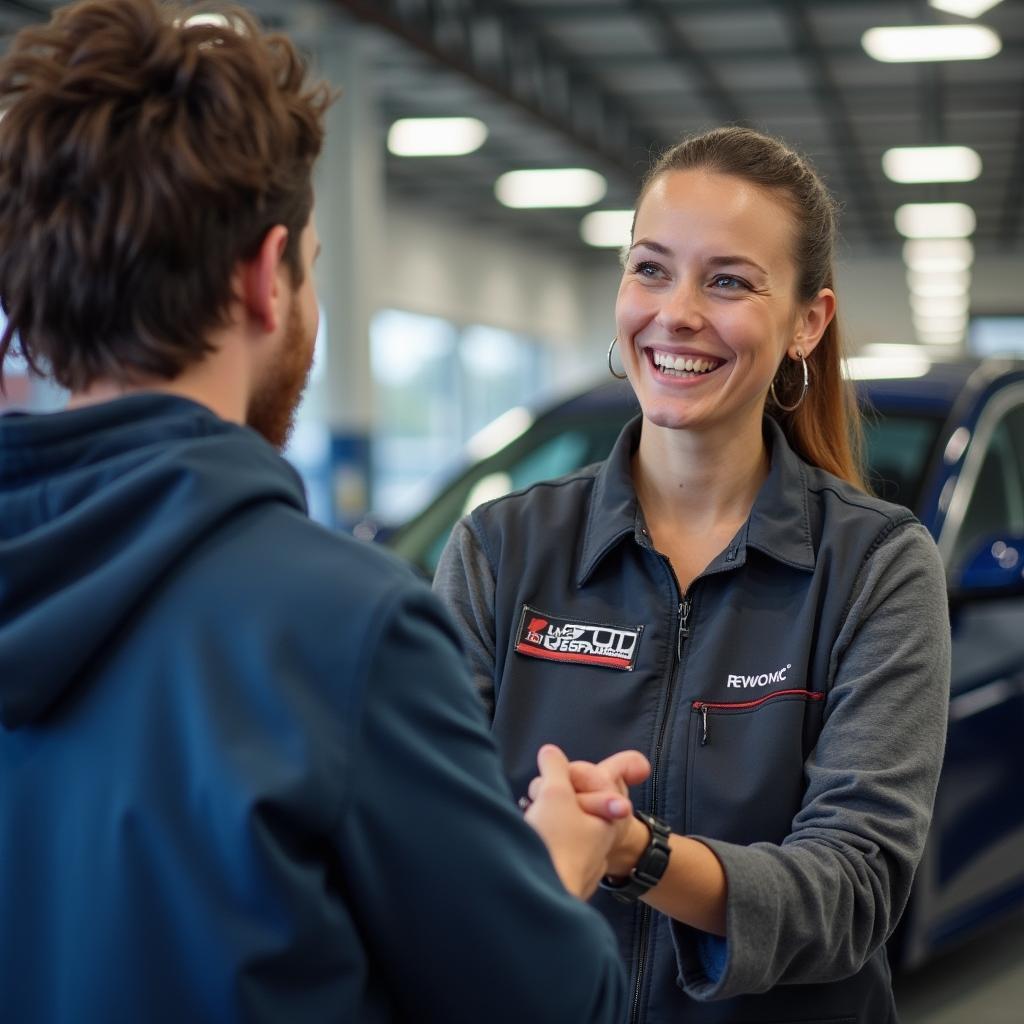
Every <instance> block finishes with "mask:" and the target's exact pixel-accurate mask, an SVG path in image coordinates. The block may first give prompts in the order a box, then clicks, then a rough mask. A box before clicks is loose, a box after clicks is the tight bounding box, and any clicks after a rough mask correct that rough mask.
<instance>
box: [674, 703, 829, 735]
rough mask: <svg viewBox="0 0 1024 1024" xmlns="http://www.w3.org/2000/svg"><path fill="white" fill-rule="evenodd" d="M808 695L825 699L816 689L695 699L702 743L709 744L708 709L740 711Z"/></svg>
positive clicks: (694, 704)
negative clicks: (755, 696)
mask: <svg viewBox="0 0 1024 1024" xmlns="http://www.w3.org/2000/svg"><path fill="white" fill-rule="evenodd" d="M798 695H799V696H801V697H806V698H807V699H808V700H824V699H825V694H823V693H818V692H816V691H815V690H776V691H775V692H774V693H766V694H765V695H764V696H763V697H758V699H757V700H741V701H734V702H716V701H708V700H695V701H694V702H693V710H694V711H699V712H700V723H701V732H700V745H701V746H702V747H706V746H707V745H708V711H709V710H710V711H739V710H742V709H745V708H756V707H760V705H762V704H765V703H767V702H768V701H770V700H774V699H775V698H776V697H795V696H798Z"/></svg>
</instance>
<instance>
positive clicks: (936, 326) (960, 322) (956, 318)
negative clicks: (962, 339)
mask: <svg viewBox="0 0 1024 1024" xmlns="http://www.w3.org/2000/svg"><path fill="white" fill-rule="evenodd" d="M913 319H914V330H916V331H917V332H918V334H935V333H948V332H950V331H964V330H966V329H967V314H966V313H962V314H959V315H952V316H921V315H920V314H919V313H915V314H914V318H913Z"/></svg>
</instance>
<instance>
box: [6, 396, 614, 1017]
mask: <svg viewBox="0 0 1024 1024" xmlns="http://www.w3.org/2000/svg"><path fill="white" fill-rule="evenodd" d="M0 780H2V781H0V1016H2V1019H3V1020H8V1021H12V1022H26V1024H27V1022H32V1024H49V1022H65V1021H74V1022H76V1024H84V1022H91V1021H95V1022H102V1024H118V1022H133V1024H134V1022H141V1021H146V1022H161V1021H168V1022H170V1021H174V1022H183V1021H189V1022H190V1024H195V1022H202V1021H211V1022H213V1021H216V1022H219V1024H220V1022H230V1021H254V1022H263V1021H275V1022H287V1024H305V1022H312V1021H317V1022H323V1021H351V1022H375V1021H391V1020H416V1021H439V1022H456V1021H474V1022H475V1021H487V1022H489V1024H494V1022H498V1021H509V1022H512V1021H515V1022H521V1021H551V1022H559V1024H565V1022H579V1021H586V1020H594V1021H615V1020H618V1019H620V1018H621V1015H622V1012H623V978H622V975H621V972H620V968H619V966H618V963H617V955H616V950H615V945H614V941H613V939H612V937H611V934H610V931H609V929H608V928H607V926H606V925H605V924H604V922H603V921H602V920H601V919H600V918H599V917H598V916H597V915H596V913H595V912H594V911H592V910H591V909H590V908H588V907H586V906H584V905H583V904H581V903H579V902H578V901H576V900H575V899H573V898H572V897H570V896H569V895H568V894H567V893H566V892H565V890H564V889H563V888H562V887H561V885H560V883H559V882H558V879H557V877H556V875H555V873H554V869H553V868H552V865H551V862H550V860H549V858H548V856H547V853H546V851H545V850H544V848H543V845H542V844H541V843H540V841H539V839H537V837H536V836H535V835H534V834H533V833H532V831H531V830H530V829H529V828H527V827H526V826H525V825H524V824H523V823H522V821H521V820H520V818H519V815H518V813H517V811H516V810H515V808H514V806H513V804H512V800H511V794H510V792H509V790H508V787H507V784H506V783H505V782H504V781H503V778H502V775H501V772H500V769H499V766H498V761H497V758H496V755H495V753H494V749H493V746H492V742H491V740H490V738H489V736H488V733H487V728H486V725H485V721H484V715H483V712H482V710H481V708H480V707H479V706H478V702H477V698H476V696H475V695H474V694H473V693H472V692H471V688H470V684H469V682H468V680H467V673H466V670H465V668H464V666H463V663H462V658H461V655H460V652H459V650H458V645H457V642H456V640H455V639H454V638H453V635H452V630H451V627H450V625H449V622H448V619H447V618H446V616H445V614H444V613H443V612H442V611H441V609H440V607H439V605H438V604H437V603H436V601H435V599H434V598H433V596H432V595H431V594H430V593H429V592H428V591H427V589H426V588H425V587H423V586H421V585H420V584H419V583H417V582H416V581H415V580H414V579H413V578H412V576H411V574H410V573H408V572H407V571H406V570H405V569H404V568H403V567H402V566H400V565H398V564H397V563H395V562H393V561H392V560H391V559H390V558H388V557H386V556H385V555H384V554H382V553H381V552H380V551H378V550H375V549H372V548H371V547H369V546H368V545H363V544H360V543H359V542H356V541H354V540H351V539H350V538H345V537H339V536H336V535H334V534H331V533H329V532H328V531H326V530H322V529H321V528H319V527H317V526H316V525H314V524H313V523H311V522H310V521H309V519H308V518H307V516H306V512H305V504H304V498H303V494H302V488H301V485H300V483H299V481H298V479H297V477H296V475H295V474H294V472H293V471H292V470H291V469H290V468H289V467H288V465H287V464H286V463H285V462H284V461H283V460H282V459H280V458H279V457H278V455H277V454H276V453H275V452H274V451H273V450H272V449H271V448H270V447H269V446H268V445H266V444H265V443H264V442H263V441H262V440H260V439H259V438H258V437H257V436H256V435H255V434H254V433H252V432H251V431H249V430H247V429H244V428H240V427H236V426H233V425H230V424H227V423H224V422H223V421H222V420H220V419H218V418H217V417H216V416H214V415H213V414H212V413H211V412H209V411H208V410H207V409H205V408H203V407H201V406H199V405H196V404H194V403H192V402H189V401H187V400H184V399H180V398H175V397H171V396H161V395H137V396H132V397H128V398H124V399H120V400H118V401H115V402H111V403H108V404H105V405H101V406H94V407H90V408H84V409H81V410H77V411H71V412H64V413H58V414H53V415H49V416H17V415H15V416H6V417H3V418H2V419H0Z"/></svg>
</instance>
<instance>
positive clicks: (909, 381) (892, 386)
mask: <svg viewBox="0 0 1024 1024" xmlns="http://www.w3.org/2000/svg"><path fill="white" fill-rule="evenodd" d="M1017 373H1024V361H1021V360H1013V359H979V358H962V359H957V360H953V361H942V362H939V361H936V362H932V363H930V364H928V366H927V369H926V370H925V371H924V373H922V374H920V375H918V376H903V377H867V378H864V379H860V380H858V381H857V382H856V387H857V391H858V393H859V394H860V395H862V396H863V397H866V398H867V399H868V401H869V402H870V403H871V404H872V405H874V406H876V407H877V408H878V409H879V410H882V411H889V412H894V411H897V410H900V411H904V412H907V413H914V412H920V413H925V414H930V415H935V416H945V415H946V414H948V413H949V412H950V410H951V409H952V408H953V405H954V403H955V402H956V400H957V398H958V397H960V396H962V395H964V394H965V392H967V391H975V390H977V391H979V392H980V391H982V390H985V389H986V387H987V386H988V385H990V384H991V383H992V382H993V381H994V380H997V379H998V378H999V377H1002V376H1005V375H1011V374H1017ZM636 408H637V402H636V398H635V397H634V395H633V391H632V389H631V388H630V386H629V384H628V382H626V381H615V380H605V381H601V382H599V383H597V384H595V385H593V386H591V387H590V388H589V389H587V390H585V391H583V392H581V393H580V394H576V395H573V396H571V397H569V398H565V399H562V400H561V401H559V402H557V403H556V404H554V405H549V406H548V407H547V410H546V411H547V412H549V413H551V414H556V415H558V416H559V417H561V416H592V415H601V414H602V413H607V412H612V411H619V410H626V409H636Z"/></svg>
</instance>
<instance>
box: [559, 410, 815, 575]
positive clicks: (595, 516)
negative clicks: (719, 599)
mask: <svg viewBox="0 0 1024 1024" xmlns="http://www.w3.org/2000/svg"><path fill="white" fill-rule="evenodd" d="M642 421H643V417H642V416H636V417H635V418H634V419H632V420H630V421H629V423H627V424H626V426H625V427H624V428H623V430H622V432H621V433H620V434H619V437H618V440H617V441H616V442H615V445H614V447H613V448H612V450H611V452H610V453H609V455H608V458H607V459H606V460H605V461H604V463H603V464H602V465H601V468H600V469H599V470H598V472H597V477H596V479H595V483H594V489H593V492H592V494H591V497H590V504H589V508H588V509H587V522H586V525H585V527H584V535H583V545H582V548H581V550H580V568H579V573H578V574H577V578H576V585H577V586H580V587H582V586H583V585H584V584H585V583H586V582H587V580H588V579H589V578H590V575H591V574H592V573H593V572H594V570H595V569H596V568H597V566H598V564H599V563H600V562H601V561H602V560H603V559H604V558H605V557H606V556H607V555H608V554H609V553H610V552H611V551H612V550H613V549H614V548H615V547H616V546H617V545H618V544H619V543H621V542H622V541H623V540H624V539H625V538H627V537H632V538H633V539H634V541H636V543H638V544H641V545H644V544H648V543H649V542H648V541H647V540H646V536H645V533H644V530H645V527H644V519H643V512H642V511H641V509H640V503H639V501H638V500H637V496H636V491H635V489H634V487H633V476H632V471H631V466H632V459H633V453H634V452H635V451H636V449H637V446H638V445H639V444H640V426H641V423H642ZM764 434H765V441H766V442H767V444H768V448H769V451H770V456H771V467H770V469H769V471H768V477H767V478H766V479H765V482H764V483H763V484H762V485H761V489H760V491H758V494H757V497H756V498H755V500H754V507H753V508H752V509H751V511H750V516H749V517H748V519H747V521H746V522H745V523H744V524H743V526H742V527H740V529H739V531H738V532H737V534H736V536H735V537H734V538H733V540H732V542H731V543H730V544H729V546H728V548H726V550H725V551H723V552H722V553H721V554H720V555H719V556H717V557H716V558H715V560H714V562H713V563H712V566H709V569H710V568H712V567H715V568H718V567H719V563H721V566H720V567H721V568H735V567H738V566H740V565H743V563H744V562H745V561H746V550H747V548H748V547H752V548H756V549H757V550H758V551H761V552H763V553H764V554H766V555H768V556H769V557H770V558H774V559H775V560H777V561H779V562H782V563H784V564H786V565H790V566H793V567H794V568H797V569H804V570H808V571H809V570H812V569H813V568H814V561H815V555H814V546H813V544H812V543H811V524H810V516H809V514H808V504H807V467H806V466H805V465H804V463H803V461H802V460H801V459H800V458H799V456H798V455H797V454H796V453H795V452H794V451H793V449H792V448H790V446H789V444H788V442H787V441H786V437H785V435H784V434H783V432H782V428H781V427H780V426H779V425H778V423H776V421H775V420H774V419H772V418H771V417H770V416H766V417H765V419H764Z"/></svg>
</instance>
